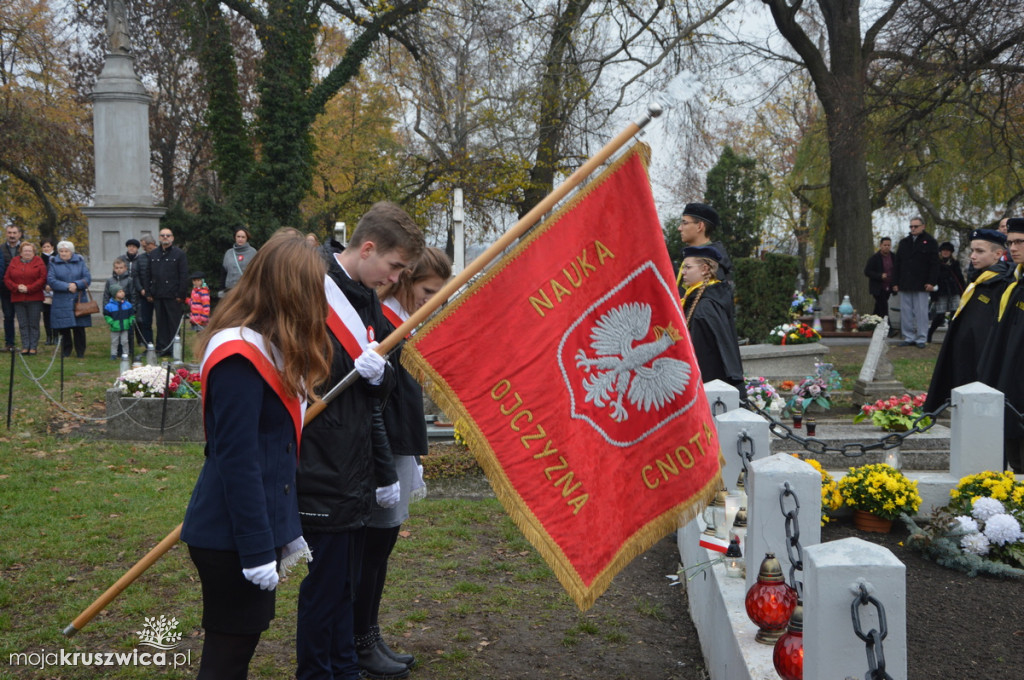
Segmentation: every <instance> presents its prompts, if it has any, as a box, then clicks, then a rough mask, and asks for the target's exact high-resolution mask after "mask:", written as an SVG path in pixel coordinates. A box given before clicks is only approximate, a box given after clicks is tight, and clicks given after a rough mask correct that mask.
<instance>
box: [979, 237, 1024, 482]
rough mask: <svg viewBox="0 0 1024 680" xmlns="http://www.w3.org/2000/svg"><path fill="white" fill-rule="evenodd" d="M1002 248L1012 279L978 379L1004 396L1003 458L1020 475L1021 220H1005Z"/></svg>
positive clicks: (1023, 369) (1023, 365)
mask: <svg viewBox="0 0 1024 680" xmlns="http://www.w3.org/2000/svg"><path fill="white" fill-rule="evenodd" d="M1006 245H1007V247H1008V248H1009V249H1010V258H1011V259H1012V260H1013V264H1012V267H1013V270H1012V271H1013V279H1012V280H1011V282H1010V285H1008V286H1007V287H1006V290H1005V291H1003V295H1002V298H1001V299H1000V300H999V311H998V313H997V316H996V318H997V323H996V326H995V329H994V330H993V332H992V334H991V337H990V338H989V341H988V342H987V343H986V344H985V349H984V351H983V352H982V359H981V364H980V366H979V368H978V377H979V379H980V380H981V381H982V382H983V383H985V384H986V385H991V386H992V387H994V388H996V389H997V390H999V391H1000V392H1002V393H1003V395H1004V396H1005V397H1006V402H1007V407H1008V408H1007V409H1006V413H1005V415H1004V417H1003V427H1004V430H1005V431H1004V434H1003V437H1004V448H1003V457H1004V460H1005V462H1006V464H1008V465H1009V466H1010V467H1011V468H1012V469H1013V471H1014V472H1015V473H1017V474H1020V473H1021V472H1024V423H1022V422H1021V419H1020V417H1019V416H1018V415H1017V414H1018V413H1024V357H1022V356H1021V349H1022V348H1024V286H1022V285H1020V280H1021V276H1022V274H1024V218H1020V217H1011V218H1010V219H1009V220H1008V221H1007V223H1006ZM1010 406H1012V407H1013V408H1012V409H1011V408H1009V407H1010ZM1014 410H1016V413H1014Z"/></svg>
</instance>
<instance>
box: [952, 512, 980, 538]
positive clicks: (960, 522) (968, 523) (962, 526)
mask: <svg viewBox="0 0 1024 680" xmlns="http://www.w3.org/2000/svg"><path fill="white" fill-rule="evenodd" d="M953 521H954V524H953V526H952V527H950V529H951V530H952V531H960V532H963V533H965V534H976V533H978V523H977V522H976V521H975V520H974V518H972V517H968V516H967V515H957V516H956V517H954V518H953Z"/></svg>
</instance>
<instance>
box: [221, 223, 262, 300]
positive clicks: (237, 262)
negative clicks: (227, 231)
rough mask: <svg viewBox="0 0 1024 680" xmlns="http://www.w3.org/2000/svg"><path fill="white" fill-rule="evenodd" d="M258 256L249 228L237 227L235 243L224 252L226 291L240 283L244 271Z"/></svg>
mask: <svg viewBox="0 0 1024 680" xmlns="http://www.w3.org/2000/svg"><path fill="white" fill-rule="evenodd" d="M254 257H256V249H255V248H253V247H252V245H250V243H249V230H248V229H246V228H245V227H239V228H238V229H235V245H233V246H231V247H230V248H228V250H227V252H226V253H224V262H223V266H224V292H225V293H226V292H228V291H229V290H231V289H232V288H234V287H235V286H237V285H238V280H239V279H240V278H242V272H244V271H245V268H246V267H248V266H249V263H250V262H252V258H254Z"/></svg>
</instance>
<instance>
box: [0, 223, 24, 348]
mask: <svg viewBox="0 0 1024 680" xmlns="http://www.w3.org/2000/svg"><path fill="white" fill-rule="evenodd" d="M6 233H7V240H5V241H4V242H3V244H0V255H3V258H4V268H5V269H6V268H7V267H9V266H11V262H12V261H13V260H14V259H15V258H16V257H18V253H19V252H20V251H21V227H19V226H18V225H16V224H11V225H8V226H7V229H6ZM0 306H2V307H3V312H4V348H5V349H6V350H8V351H10V350H12V349H14V303H13V302H11V291H9V290H7V286H0Z"/></svg>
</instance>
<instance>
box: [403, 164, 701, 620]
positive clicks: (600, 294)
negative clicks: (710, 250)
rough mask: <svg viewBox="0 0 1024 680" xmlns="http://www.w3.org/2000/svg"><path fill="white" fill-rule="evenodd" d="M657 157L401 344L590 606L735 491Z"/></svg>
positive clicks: (517, 513) (522, 524)
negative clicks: (683, 300)
mask: <svg viewBox="0 0 1024 680" xmlns="http://www.w3.org/2000/svg"><path fill="white" fill-rule="evenodd" d="M647 154H648V149H647V147H646V146H645V145H635V146H634V147H633V148H632V149H631V150H630V151H629V152H627V153H626V154H624V155H623V156H622V157H621V158H620V159H619V160H618V161H616V162H615V163H614V164H613V165H612V166H611V167H609V168H608V169H606V170H605V171H604V172H603V173H602V174H601V175H600V176H599V177H597V178H596V179H594V180H592V181H591V182H590V184H589V185H588V186H587V187H586V188H585V189H584V190H583V191H581V192H579V193H578V194H576V195H575V196H574V197H573V199H572V200H571V201H570V202H569V203H568V204H567V205H565V206H564V207H563V208H561V209H560V210H559V211H558V212H557V213H556V214H554V215H553V216H552V217H550V218H549V219H548V220H546V221H545V222H544V223H542V224H541V225H539V226H537V227H536V228H535V229H533V230H532V231H531V232H530V233H529V234H528V235H527V236H526V237H524V238H523V239H521V240H520V241H519V243H518V244H517V245H516V246H515V248H513V249H512V251H511V252H510V253H509V254H508V255H507V256H505V257H504V258H502V260H501V261H499V262H498V263H497V264H496V265H495V266H494V267H492V268H491V269H490V270H489V271H488V272H487V273H486V274H485V275H484V276H482V277H481V279H480V280H479V281H477V282H476V283H475V284H474V285H473V286H472V287H471V288H470V289H468V290H467V291H466V292H465V293H464V294H463V295H461V296H459V297H458V298H456V299H455V300H454V301H453V302H451V303H450V304H449V305H448V306H447V307H446V308H445V309H444V310H443V311H442V312H441V313H439V314H438V315H437V316H435V317H434V318H433V319H431V320H430V322H428V323H427V324H426V325H424V327H423V328H421V329H420V331H419V332H418V333H416V334H415V335H414V336H413V337H412V339H411V340H410V341H409V342H408V343H407V344H406V346H405V351H404V352H403V360H404V362H405V364H406V365H407V366H408V367H409V368H410V370H411V371H413V373H414V374H415V375H417V376H418V377H419V378H421V379H422V381H423V382H424V383H425V384H426V385H427V387H428V389H429V390H430V392H431V395H432V396H433V397H434V399H435V401H437V402H438V404H439V405H441V407H442V408H444V410H445V412H446V413H448V415H449V416H450V417H451V418H452V419H453V421H454V422H455V425H456V427H457V428H458V429H459V431H460V433H461V434H462V435H463V436H464V437H465V439H466V441H467V442H468V443H469V445H470V448H471V449H472V450H473V453H474V454H475V455H476V457H477V460H478V461H479V462H480V464H481V466H482V467H483V469H484V472H485V473H486V474H487V476H488V478H489V479H490V481H491V484H492V485H493V487H494V489H495V492H496V494H497V496H498V498H499V499H500V500H501V502H502V504H503V505H504V506H505V509H506V511H507V512H508V513H509V515H511V517H512V518H513V520H514V521H515V522H516V524H517V525H518V526H519V528H520V529H521V530H522V532H523V534H524V535H525V536H526V537H527V539H528V540H529V541H530V542H531V543H532V544H533V545H534V546H535V547H536V548H537V550H538V551H539V552H540V553H541V554H542V555H543V556H544V559H545V560H546V561H547V563H548V564H549V565H550V566H551V568H552V569H553V570H554V572H555V574H556V575H557V576H558V579H559V580H560V581H561V583H562V585H563V586H564V587H565V588H566V590H567V591H568V592H569V594H570V595H571V596H572V598H573V599H574V601H575V602H576V604H577V605H578V606H579V607H580V609H583V610H586V609H587V608H589V607H590V605H591V604H593V602H594V600H595V599H596V598H597V597H598V596H599V595H600V594H601V593H602V592H604V590H605V589H606V588H607V587H608V585H609V584H610V583H611V580H612V578H613V577H614V576H615V574H616V573H618V571H619V570H620V569H622V568H623V567H624V566H625V565H626V564H628V563H629V561H630V560H632V559H633V558H634V557H635V556H636V555H638V554H640V553H642V552H644V551H645V550H647V548H649V547H650V546H651V545H653V544H654V543H655V542H656V541H658V540H659V539H661V538H662V537H663V536H664V535H665V534H666V533H668V532H669V531H672V530H673V529H675V528H676V527H678V526H680V525H681V524H682V523H683V522H685V521H688V520H689V519H691V518H692V517H693V516H695V515H696V514H697V512H698V511H699V510H700V509H701V508H703V506H704V505H706V504H707V502H708V501H710V499H711V496H712V495H713V494H714V492H715V491H716V490H717V489H718V488H719V487H720V486H721V474H720V461H719V457H720V455H721V454H720V448H719V444H718V437H717V433H716V430H715V427H714V423H713V421H712V417H711V413H710V409H709V407H708V403H707V399H706V397H705V395H704V389H703V385H702V383H701V380H700V372H699V369H698V367H697V362H696V360H695V358H694V355H693V349H692V346H691V344H690V338H689V335H688V333H687V331H686V323H685V321H684V319H683V317H682V313H681V310H680V307H679V299H678V295H677V292H676V287H675V278H674V276H673V273H672V265H671V262H670V260H669V256H668V253H667V251H666V249H665V246H664V238H663V236H662V231H661V225H660V223H659V221H658V216H657V213H656V211H655V208H654V200H653V198H652V196H651V190H650V183H649V180H648V178H647V170H646V163H647Z"/></svg>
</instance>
